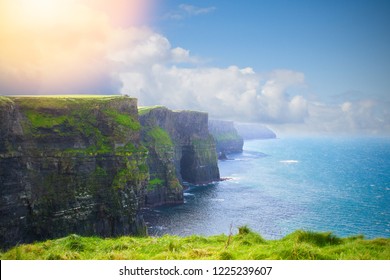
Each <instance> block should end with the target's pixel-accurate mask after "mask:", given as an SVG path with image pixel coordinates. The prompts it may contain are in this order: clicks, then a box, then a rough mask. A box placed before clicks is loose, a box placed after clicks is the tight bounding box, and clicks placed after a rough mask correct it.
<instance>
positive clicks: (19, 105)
mask: <svg viewBox="0 0 390 280" xmlns="http://www.w3.org/2000/svg"><path fill="white" fill-rule="evenodd" d="M146 156H147V151H146V149H145V148H143V147H142V145H141V143H140V125H139V122H138V115H137V104H136V100H135V99H130V98H124V97H116V98H96V99H88V98H85V99H84V98H82V99H73V98H41V97H40V98H20V97H19V98H16V97H15V98H5V97H1V99H0V216H1V220H0V244H1V246H2V247H9V246H12V245H14V244H17V243H20V242H31V241H35V240H42V239H47V238H56V237H61V236H65V235H67V234H69V233H77V234H80V235H99V236H116V235H124V234H146V227H145V225H144V223H143V220H142V218H141V217H140V215H139V214H138V213H139V212H138V210H139V208H140V207H141V206H142V205H143V203H144V192H145V187H146V185H147V181H148V177H149V174H148V168H147V165H146Z"/></svg>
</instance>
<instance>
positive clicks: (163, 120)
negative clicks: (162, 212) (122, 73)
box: [139, 107, 220, 205]
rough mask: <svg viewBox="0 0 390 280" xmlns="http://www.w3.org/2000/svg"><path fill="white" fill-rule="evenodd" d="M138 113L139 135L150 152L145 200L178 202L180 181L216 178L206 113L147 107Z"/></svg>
mask: <svg viewBox="0 0 390 280" xmlns="http://www.w3.org/2000/svg"><path fill="white" fill-rule="evenodd" d="M139 114H140V116H139V119H140V123H141V125H142V138H143V141H144V143H145V145H146V146H147V148H148V150H149V155H150V157H149V160H148V162H149V167H150V178H151V182H153V181H154V182H155V184H154V185H152V186H151V185H149V190H148V191H147V202H148V203H150V204H152V205H153V204H156V203H158V201H160V200H162V201H164V202H171V203H175V202H178V201H179V202H181V201H182V200H183V196H182V188H181V187H179V186H181V185H180V184H181V183H183V182H188V183H191V184H202V183H207V182H211V181H216V180H219V179H220V177H219V169H218V160H217V155H216V150H215V142H214V139H213V138H212V136H211V135H210V134H209V131H208V115H207V114H206V113H201V112H194V111H171V110H169V109H167V108H165V107H149V108H141V109H140V110H139ZM176 178H177V179H178V181H177V179H176ZM179 182H180V184H179Z"/></svg>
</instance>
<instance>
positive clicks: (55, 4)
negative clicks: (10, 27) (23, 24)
mask: <svg viewBox="0 0 390 280" xmlns="http://www.w3.org/2000/svg"><path fill="white" fill-rule="evenodd" d="M65 5H66V1H64V0H15V1H14V7H15V8H16V9H17V10H19V12H20V16H21V17H22V18H21V20H27V21H33V22H35V23H50V22H51V21H53V20H55V19H56V18H57V17H58V16H60V14H61V13H62V12H63V9H64V6H65Z"/></svg>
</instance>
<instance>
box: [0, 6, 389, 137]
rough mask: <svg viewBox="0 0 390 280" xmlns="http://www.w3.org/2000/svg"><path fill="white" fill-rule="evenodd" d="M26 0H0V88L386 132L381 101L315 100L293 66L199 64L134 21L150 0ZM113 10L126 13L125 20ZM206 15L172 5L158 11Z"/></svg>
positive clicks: (301, 126)
mask: <svg viewBox="0 0 390 280" xmlns="http://www.w3.org/2000/svg"><path fill="white" fill-rule="evenodd" d="M26 1H27V0H12V1H11V0H0V41H1V42H2V44H1V45H0V94H16V95H17V94H72V93H75V94H76V93H85V94H96V93H102V94H117V93H121V94H128V95H130V96H134V97H137V98H138V99H139V104H140V105H155V104H161V105H165V106H167V107H169V108H172V109H192V110H200V111H206V112H208V113H209V114H210V116H211V117H213V118H221V119H231V120H236V121H243V122H260V123H266V124H270V125H271V126H272V127H273V128H276V129H278V130H280V131H285V132H321V133H324V132H325V133H326V132H330V133H331V132H337V133H340V132H343V133H346V132H347V133H355V132H359V133H367V134H389V133H390V111H389V110H390V106H389V103H387V104H386V103H384V102H383V101H381V100H376V99H374V98H370V97H362V98H358V99H356V98H348V96H345V97H344V98H339V100H338V101H337V102H325V101H320V98H317V97H316V96H315V95H314V94H311V90H310V87H309V86H308V85H307V82H306V80H305V74H304V73H302V72H299V71H295V70H291V69H270V70H269V71H268V72H267V73H257V72H256V71H255V70H254V69H252V68H251V67H246V68H240V67H238V66H235V65H232V66H230V67H225V68H222V67H212V66H207V65H205V64H204V63H203V62H202V59H201V58H199V57H196V56H192V55H191V53H190V50H188V49H185V48H182V47H174V46H172V45H171V43H170V41H169V38H167V37H165V36H164V35H163V34H160V33H159V32H156V31H154V30H153V29H152V28H149V27H146V26H140V24H138V22H139V21H141V22H142V19H139V18H137V17H136V16H135V14H136V15H144V16H145V17H146V13H147V10H148V9H149V8H150V7H149V6H150V5H151V1H142V0H133V1H130V2H129V1H125V0H118V1H117V6H115V7H114V8H113V7H112V5H110V1H106V0H97V1H90V0H50V1H49V0H37V1H34V2H35V3H36V5H37V3H40V5H38V6H31V5H27V4H26ZM49 2H50V3H49ZM129 3H131V7H130V6H128V5H130V4H129ZM145 3H146V4H145ZM37 7H38V8H37ZM108 7H110V8H108ZM123 11H132V13H133V14H134V15H133V16H132V17H130V18H131V19H132V20H129V15H128V14H126V13H124V12H123ZM134 11H137V12H136V13H135V12H134ZM216 12H218V8H216V7H214V6H213V7H195V6H192V5H188V4H181V5H179V6H178V8H177V9H176V10H175V11H173V12H172V13H170V14H168V15H167V16H166V18H170V19H171V20H183V19H185V18H186V17H196V16H208V15H209V14H210V15H211V14H213V13H216ZM119 14H121V16H118V15H119Z"/></svg>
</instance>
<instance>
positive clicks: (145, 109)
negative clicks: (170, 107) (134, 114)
mask: <svg viewBox="0 0 390 280" xmlns="http://www.w3.org/2000/svg"><path fill="white" fill-rule="evenodd" d="M156 108H165V107H164V106H162V105H155V106H139V107H138V114H139V115H140V116H142V115H145V114H147V113H149V112H150V111H151V110H153V109H156Z"/></svg>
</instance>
